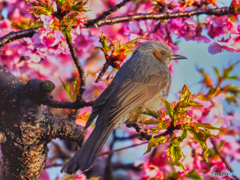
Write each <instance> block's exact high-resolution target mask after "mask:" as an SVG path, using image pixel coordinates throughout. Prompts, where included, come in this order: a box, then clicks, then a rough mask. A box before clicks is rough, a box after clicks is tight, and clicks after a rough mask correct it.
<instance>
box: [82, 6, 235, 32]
mask: <svg viewBox="0 0 240 180" xmlns="http://www.w3.org/2000/svg"><path fill="white" fill-rule="evenodd" d="M231 13H232V12H231V10H230V8H228V7H224V8H216V9H196V10H192V11H185V12H172V13H169V12H165V13H156V14H153V13H148V14H134V15H127V16H118V17H113V18H108V19H105V20H101V21H99V22H98V23H97V24H98V27H100V26H103V25H113V24H117V23H122V22H129V21H141V20H149V19H151V20H160V19H175V18H182V17H191V16H194V15H201V14H206V15H215V16H223V15H227V14H231ZM85 27H86V28H90V27H94V24H92V23H91V21H87V23H86V24H85Z"/></svg>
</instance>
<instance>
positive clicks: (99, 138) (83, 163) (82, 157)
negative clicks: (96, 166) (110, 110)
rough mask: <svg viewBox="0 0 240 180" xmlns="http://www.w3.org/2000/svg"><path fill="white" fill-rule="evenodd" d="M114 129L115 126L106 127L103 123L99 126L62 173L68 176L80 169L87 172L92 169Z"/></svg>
mask: <svg viewBox="0 0 240 180" xmlns="http://www.w3.org/2000/svg"><path fill="white" fill-rule="evenodd" d="M113 129H114V125H110V126H107V127H104V125H102V124H101V123H99V124H98V123H97V126H96V127H95V129H94V130H93V132H92V133H91V135H90V136H89V138H88V139H87V141H86V142H85V143H84V144H83V146H82V147H81V149H80V150H79V151H78V152H77V153H76V154H75V155H74V156H73V157H72V159H70V160H69V161H68V162H67V163H66V164H65V165H64V166H63V168H62V169H61V172H65V173H68V174H72V173H75V172H76V171H77V170H78V169H81V170H82V171H87V170H88V169H90V168H91V166H92V164H93V162H94V161H95V159H96V157H97V155H98V153H99V152H100V150H101V149H102V147H103V145H104V144H105V142H106V141H107V139H108V137H109V135H110V134H111V132H112V131H113Z"/></svg>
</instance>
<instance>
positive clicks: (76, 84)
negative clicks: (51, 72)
mask: <svg viewBox="0 0 240 180" xmlns="http://www.w3.org/2000/svg"><path fill="white" fill-rule="evenodd" d="M74 82H76V83H75V85H74V86H73V101H75V100H76V99H77V95H78V93H79V90H80V88H81V80H80V78H78V79H77V81H74Z"/></svg>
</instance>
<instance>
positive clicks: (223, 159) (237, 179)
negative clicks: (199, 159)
mask: <svg viewBox="0 0 240 180" xmlns="http://www.w3.org/2000/svg"><path fill="white" fill-rule="evenodd" d="M211 143H212V145H213V148H214V150H215V152H216V153H217V155H219V157H220V158H221V160H222V161H223V163H224V164H225V166H226V168H227V169H228V170H229V171H230V172H234V171H233V169H232V167H231V166H230V165H229V164H228V162H227V160H226V159H225V157H223V155H222V154H221V153H220V152H219V150H218V147H217V145H216V143H215V142H214V141H213V138H211ZM234 179H236V180H239V178H238V177H237V176H234Z"/></svg>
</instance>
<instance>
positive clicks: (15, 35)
mask: <svg viewBox="0 0 240 180" xmlns="http://www.w3.org/2000/svg"><path fill="white" fill-rule="evenodd" d="M231 13H233V12H232V11H231V9H230V8H228V7H224V8H215V9H196V10H192V11H185V12H172V13H168V12H165V13H156V14H152V13H150V14H134V15H127V16H117V17H113V18H108V19H104V20H100V21H99V22H97V26H98V27H100V26H104V25H113V24H117V23H121V22H129V21H140V20H149V19H152V20H160V19H174V18H181V17H191V16H194V15H201V14H206V15H215V16H222V15H227V14H231ZM93 22H94V23H93ZM94 24H96V23H95V19H93V20H88V21H87V22H86V23H85V28H91V27H95V26H94ZM39 28H42V27H36V28H31V29H27V30H22V31H17V32H11V33H9V34H7V35H5V36H3V37H2V38H0V47H3V46H4V45H5V44H7V43H9V42H11V41H14V40H16V39H21V38H23V37H32V36H33V35H34V34H35V33H36V32H37V30H38V29H39Z"/></svg>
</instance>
